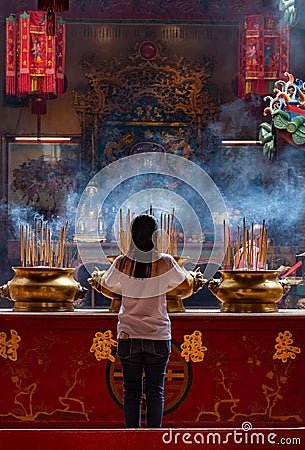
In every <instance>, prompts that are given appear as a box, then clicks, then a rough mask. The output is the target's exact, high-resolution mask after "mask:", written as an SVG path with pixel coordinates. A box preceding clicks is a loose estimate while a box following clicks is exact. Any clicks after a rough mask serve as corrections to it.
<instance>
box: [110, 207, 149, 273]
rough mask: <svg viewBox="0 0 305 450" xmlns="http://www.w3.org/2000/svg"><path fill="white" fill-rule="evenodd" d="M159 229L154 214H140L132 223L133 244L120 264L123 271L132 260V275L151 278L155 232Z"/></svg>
mask: <svg viewBox="0 0 305 450" xmlns="http://www.w3.org/2000/svg"><path fill="white" fill-rule="evenodd" d="M157 229H158V222H157V220H156V219H155V217H154V216H151V215H149V214H140V215H138V216H136V217H135V218H134V219H133V221H132V224H131V245H130V249H129V251H128V254H127V255H126V256H124V257H123V258H122V259H121V261H120V264H119V266H118V269H119V270H122V271H123V268H124V267H125V265H126V263H127V261H130V263H131V266H130V267H131V268H130V275H131V276H133V277H135V278H149V277H150V276H151V265H152V250H153V248H154V242H153V234H154V232H155V231H156V230H157Z"/></svg>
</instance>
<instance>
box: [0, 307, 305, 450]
mask: <svg viewBox="0 0 305 450" xmlns="http://www.w3.org/2000/svg"><path fill="white" fill-rule="evenodd" d="M171 320H172V335H173V342H172V354H171V358H170V362H169V365H168V368H167V374H166V382H165V415H164V421H163V427H164V429H163V431H162V432H161V431H156V430H155V431H154V432H152V436H155V438H156V439H157V440H158V442H159V444H160V445H159V447H160V448H163V446H164V448H166V447H169V446H170V444H173V445H174V447H175V448H180V447H179V445H181V448H184V447H185V445H188V444H187V443H186V444H185V443H183V441H182V438H183V439H185V440H187V439H195V437H194V436H196V439H203V437H202V436H201V437H200V434H198V433H199V430H220V431H219V433H220V435H221V436H224V435H225V433H227V432H228V431H227V430H228V429H230V430H241V433H247V435H248V437H247V439H248V438H249V439H250V434H251V433H253V432H254V431H255V430H258V429H262V430H263V431H262V433H263V434H266V433H267V430H270V429H271V430H273V432H274V433H277V435H278V436H281V437H284V438H286V437H289V438H291V439H292V438H293V437H295V438H299V439H301V440H302V441H303V445H305V431H304V430H305V383H304V380H305V311H304V310H291V309H289V310H280V311H279V312H278V313H269V314H268V313H266V314H238V313H237V314H231V313H221V312H219V311H218V310H204V309H200V310H199V309H189V310H187V311H186V312H185V313H176V314H172V315H171ZM116 324H117V315H116V314H113V313H109V312H108V311H107V310H106V309H95V310H92V309H90V310H81V309H80V310H75V311H74V312H65V313H56V312H55V313H54V312H52V313H48V312H42V313H37V312H36V313H30V312H28V313H20V312H12V311H11V310H9V309H2V310H0V389H1V402H0V450H2V447H1V445H2V444H1V443H4V442H5V439H6V437H5V436H9V435H10V433H11V431H10V430H11V429H15V430H16V432H17V434H18V430H19V434H20V433H21V432H22V433H25V437H24V439H26V436H29V434H26V430H28V433H29V432H30V430H31V432H34V431H35V430H38V429H40V430H43V431H44V435H45V436H47V431H48V430H51V429H52V430H54V429H56V430H58V433H60V430H62V433H63V430H67V432H68V431H69V430H70V435H71V436H72V435H73V430H78V432H79V433H78V434H77V433H76V434H77V436H78V439H80V436H84V435H85V434H86V433H89V434H90V430H92V431H91V435H92V433H93V432H94V430H97V429H100V430H104V432H105V433H106V431H107V430H108V431H107V433H106V434H107V436H108V437H109V445H107V446H106V447H105V448H107V449H111V448H119V447H112V446H111V445H112V444H111V442H112V443H113V442H115V439H114V438H113V437H112V438H111V433H112V434H113V433H115V431H119V430H121V429H123V428H124V421H123V411H122V396H123V379H122V372H121V367H120V363H119V361H118V359H117V357H116V355H115V348H116ZM144 404H145V401H144ZM144 416H145V408H143V420H144ZM143 424H144V421H143ZM185 428H187V429H193V430H197V435H196V434H192V433H196V432H195V431H192V433H190V437H185V436H184V435H182V434H180V435H179V436H177V435H176V434H174V433H175V431H174V430H177V429H185ZM165 429H167V430H171V431H170V432H169V434H168V435H166V436H164V435H163V434H162V433H164V432H165V431H166V430H165ZM276 430H278V431H276ZM293 430H294V431H293ZM121 431H122V430H121ZM139 432H140V433H141V432H143V433H144V430H140V431H139ZM5 433H6V434H5ZM122 433H123V432H122ZM124 433H127V434H128V433H130V430H129V431H124ZM124 433H123V434H124ZM145 433H148V432H147V431H146V432H145ZM158 433H159V434H158ZM170 433H172V434H170ZM180 433H181V432H180ZM202 433H203V431H202ZM205 433H207V431H205ZM249 433H250V434H249ZM123 434H122V436H123ZM40 435H42V434H40ZM49 436H53V437H52V439H55V436H56V433H55V434H53V435H52V433H51V434H50V433H49ZM133 436H134V435H133ZM142 436H143V437H144V434H143V435H142ZM22 439H23V438H22ZM46 439H47V440H48V439H49V438H46ZM134 439H135V438H134ZM153 439H154V438H153V437H152V441H151V442H153ZM160 439H161V440H160ZM175 439H176V441H177V442H176V444H174V440H175ZM213 439H216V438H215V437H214V438H213ZM217 439H218V438H217ZM262 439H265V440H267V437H266V436H265V437H264V436H263V437H262ZM148 440H149V438H148ZM166 441H167V442H166ZM170 441H171V442H170ZM97 442H98V441H97V440H95V443H94V444H92V446H90V445H87V446H86V447H84V446H83V444H82V448H86V450H88V449H90V450H91V449H95V448H98V445H97ZM129 442H130V443H131V442H132V439H131V440H129ZM104 443H105V442H104ZM193 443H194V442H193ZM265 444H266V442H265ZM3 445H4V444H3ZM113 445H114V444H113ZM142 445H143V441H142ZM148 445H149V442H148ZM268 445H269V447H270V444H268ZM95 446H96V447H95ZM145 447H146V446H145ZM269 447H268V446H267V447H264V445H260V446H258V447H255V446H254V445H252V446H251V448H260V449H261V448H269ZM291 447H292V446H291V445H290V447H289V448H291ZM3 448H8V447H3ZM12 448H13V447H12ZM14 448H17V447H14ZM23 448H27V447H23ZM32 448H34V447H33V446H32ZM39 448H40V447H39ZM41 448H48V447H41ZM53 448H56V445H55V444H54V447H53ZM71 448H78V447H71ZM79 448H81V447H79ZM121 448H124V450H125V449H127V448H129V446H128V447H127V446H124V445H123V446H122V447H121ZM130 448H133V450H136V449H137V448H138V447H137V445H136V444H135V443H134V444H133V445H132V447H130ZM139 448H143V447H139ZM146 448H154V447H149V446H147V447H146ZM209 448H214V447H213V445H210V446H209ZM215 448H216V447H215ZM227 448H228V447H227ZM231 448H235V443H234V442H233V441H232V442H231V445H230V449H231ZM236 448H241V447H240V446H238V444H236ZM298 448H302V446H300V445H299V447H298Z"/></svg>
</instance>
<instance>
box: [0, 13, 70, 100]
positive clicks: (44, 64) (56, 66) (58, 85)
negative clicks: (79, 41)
mask: <svg viewBox="0 0 305 450" xmlns="http://www.w3.org/2000/svg"><path fill="white" fill-rule="evenodd" d="M46 22H47V21H46V14H45V12H43V11H27V12H26V11H24V12H23V13H22V14H18V15H17V17H13V16H12V15H11V16H9V17H8V18H7V19H6V94H8V95H17V96H19V97H23V96H25V95H26V94H31V93H37V94H55V95H56V96H57V97H59V96H60V95H62V94H63V92H64V69H65V48H66V33H65V22H64V21H63V20H62V19H59V20H58V23H57V25H56V35H55V36H49V35H48V34H47V29H46V27H47V24H46Z"/></svg>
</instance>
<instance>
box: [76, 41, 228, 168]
mask: <svg viewBox="0 0 305 450" xmlns="http://www.w3.org/2000/svg"><path fill="white" fill-rule="evenodd" d="M82 66H83V68H84V71H85V77H86V78H87V80H88V83H89V85H90V89H88V90H87V91H86V92H77V91H74V92H73V97H74V108H75V111H76V113H77V114H78V117H79V120H80V124H81V128H82V134H83V150H84V152H83V153H84V155H87V157H88V156H89V155H90V158H91V164H92V166H93V168H94V167H96V158H97V136H98V131H99V128H100V126H101V124H105V123H107V124H110V125H120V124H124V125H126V126H133V127H134V126H141V127H143V126H145V125H147V126H150V127H151V126H153V127H158V126H165V125H167V126H171V127H175V126H177V127H179V126H182V127H183V126H184V127H187V126H192V127H194V126H195V127H196V131H197V136H198V139H199V140H200V133H201V131H202V129H203V127H204V126H205V125H206V123H208V122H210V121H212V120H213V117H214V116H215V113H217V112H218V110H219V106H220V98H219V96H217V95H216V96H215V93H212V92H210V91H209V89H208V87H207V82H208V80H209V79H210V78H211V76H212V74H213V70H214V60H213V58H212V57H208V56H205V55H202V56H201V58H200V59H198V60H193V61H187V60H186V58H184V57H182V56H178V55H176V54H169V53H168V52H167V50H166V47H165V46H164V45H163V44H162V43H161V42H152V41H145V42H142V43H137V44H136V45H135V47H134V48H133V49H132V51H131V52H130V53H129V54H124V55H120V56H114V57H112V58H111V59H109V60H107V61H98V60H97V59H96V58H94V59H92V60H89V59H88V58H87V59H84V60H83V61H82Z"/></svg>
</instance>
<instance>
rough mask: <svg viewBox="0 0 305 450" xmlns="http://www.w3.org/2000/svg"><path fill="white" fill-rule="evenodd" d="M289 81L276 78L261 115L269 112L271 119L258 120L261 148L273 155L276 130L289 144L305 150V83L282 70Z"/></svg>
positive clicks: (267, 153) (271, 156) (269, 156)
mask: <svg viewBox="0 0 305 450" xmlns="http://www.w3.org/2000/svg"><path fill="white" fill-rule="evenodd" d="M284 75H285V76H287V77H288V81H283V80H278V81H276V82H275V83H274V89H273V92H274V94H275V96H274V97H272V96H271V95H267V96H266V97H265V98H264V101H269V106H268V107H266V108H265V109H264V116H267V115H268V114H270V115H271V123H268V122H263V123H261V124H260V130H259V139H260V141H261V142H262V144H263V152H264V154H265V155H266V156H267V157H268V158H269V159H273V158H274V156H275V153H276V144H275V131H276V130H279V133H280V134H281V136H282V137H283V138H284V139H285V140H286V141H287V142H289V143H290V144H291V145H293V146H296V147H301V148H302V149H303V150H305V145H304V144H305V83H304V82H303V81H302V80H300V79H299V78H296V79H295V78H294V76H293V75H292V74H291V73H288V72H285V74H284Z"/></svg>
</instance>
